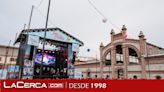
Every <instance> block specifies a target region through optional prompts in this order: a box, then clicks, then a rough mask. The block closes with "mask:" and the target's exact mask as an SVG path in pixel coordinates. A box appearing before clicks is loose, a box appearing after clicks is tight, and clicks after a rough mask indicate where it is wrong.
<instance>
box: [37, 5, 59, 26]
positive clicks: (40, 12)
mask: <svg viewBox="0 0 164 92" xmlns="http://www.w3.org/2000/svg"><path fill="white" fill-rule="evenodd" d="M34 9H35V10H36V11H37V12H38V13H40V15H41V16H42V17H44V18H46V16H45V15H44V14H43V13H42V12H41V11H40V10H39V9H38V8H37V7H34ZM49 23H50V24H51V25H53V26H55V25H54V24H53V22H52V21H51V20H49ZM55 27H56V26H55Z"/></svg>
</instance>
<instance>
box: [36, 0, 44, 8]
mask: <svg viewBox="0 0 164 92" xmlns="http://www.w3.org/2000/svg"><path fill="white" fill-rule="evenodd" d="M42 2H43V0H41V1H40V2H39V4H38V5H37V6H36V7H37V8H39V7H40V5H41V4H42Z"/></svg>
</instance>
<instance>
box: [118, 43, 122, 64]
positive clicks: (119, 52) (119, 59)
mask: <svg viewBox="0 0 164 92" xmlns="http://www.w3.org/2000/svg"><path fill="white" fill-rule="evenodd" d="M116 63H117V64H123V52H122V46H121V45H117V46H116Z"/></svg>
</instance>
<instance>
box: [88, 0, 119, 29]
mask: <svg viewBox="0 0 164 92" xmlns="http://www.w3.org/2000/svg"><path fill="white" fill-rule="evenodd" d="M88 2H89V4H90V5H91V6H92V7H93V8H94V9H95V10H96V11H97V12H98V13H99V14H100V15H101V16H102V17H103V18H104V19H103V22H104V23H105V22H107V21H108V22H109V23H110V24H111V25H113V27H115V28H117V29H119V30H120V28H119V27H118V26H116V25H115V24H114V23H112V21H111V20H109V19H108V18H107V17H106V16H105V15H104V14H103V13H102V12H101V11H100V10H99V9H98V8H97V7H96V6H95V5H94V4H93V3H92V2H91V1H90V0H88Z"/></svg>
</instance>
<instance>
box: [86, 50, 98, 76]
mask: <svg viewBox="0 0 164 92" xmlns="http://www.w3.org/2000/svg"><path fill="white" fill-rule="evenodd" d="M90 51H91V50H90V49H87V52H90ZM92 51H94V50H92ZM95 53H96V51H95ZM97 61H98V59H97V53H96V76H95V77H97V63H98V62H97Z"/></svg>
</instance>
